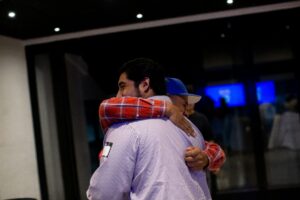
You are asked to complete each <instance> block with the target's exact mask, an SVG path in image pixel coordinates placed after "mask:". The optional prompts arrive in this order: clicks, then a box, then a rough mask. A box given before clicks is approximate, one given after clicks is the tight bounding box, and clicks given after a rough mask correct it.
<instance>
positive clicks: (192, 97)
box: [188, 94, 201, 104]
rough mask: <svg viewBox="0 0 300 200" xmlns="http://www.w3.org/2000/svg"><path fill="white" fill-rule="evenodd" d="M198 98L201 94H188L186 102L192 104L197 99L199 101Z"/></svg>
mask: <svg viewBox="0 0 300 200" xmlns="http://www.w3.org/2000/svg"><path fill="white" fill-rule="evenodd" d="M200 99H201V96H199V95H192V94H190V95H189V96H188V104H194V103H197V102H198V101H200Z"/></svg>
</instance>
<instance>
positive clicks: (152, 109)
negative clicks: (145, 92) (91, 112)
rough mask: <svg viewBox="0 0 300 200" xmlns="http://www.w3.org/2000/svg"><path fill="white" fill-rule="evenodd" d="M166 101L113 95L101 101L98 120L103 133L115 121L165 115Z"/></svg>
mask: <svg viewBox="0 0 300 200" xmlns="http://www.w3.org/2000/svg"><path fill="white" fill-rule="evenodd" d="M166 106H167V105H166V101H162V100H155V99H143V98H138V97H120V98H117V97H113V98H110V99H106V100H104V101H102V103H101V104H100V106H99V120H100V124H101V127H102V129H103V131H104V133H105V132H106V131H107V129H108V128H109V126H111V125H112V124H114V123H117V122H123V121H129V120H136V119H146V118H161V117H164V116H165V111H166Z"/></svg>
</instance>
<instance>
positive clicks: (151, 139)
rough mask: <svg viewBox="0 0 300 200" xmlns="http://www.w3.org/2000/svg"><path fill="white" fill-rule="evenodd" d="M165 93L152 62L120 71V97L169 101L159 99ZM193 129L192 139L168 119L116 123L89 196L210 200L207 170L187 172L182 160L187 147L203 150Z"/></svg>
mask: <svg viewBox="0 0 300 200" xmlns="http://www.w3.org/2000/svg"><path fill="white" fill-rule="evenodd" d="M165 93H166V92H165V83H164V76H163V73H162V72H161V70H159V66H158V65H157V64H156V63H155V62H153V61H151V60H149V59H135V60H132V61H130V62H128V63H126V64H125V66H124V68H123V71H121V72H120V77H119V91H118V95H117V96H119V97H120V96H142V97H144V98H149V99H157V100H162V101H171V100H170V98H168V97H167V96H157V95H164V94H165ZM121 115H122V114H121ZM191 125H192V124H191ZM192 127H193V129H194V132H195V134H194V137H190V136H188V135H186V134H183V131H182V130H181V129H179V128H178V127H176V126H175V125H174V124H172V122H171V121H170V120H168V119H166V118H164V119H145V120H136V121H130V122H122V123H115V124H113V125H112V126H110V128H109V129H108V130H107V132H106V135H105V139H104V144H105V145H104V150H103V153H102V156H101V161H100V166H99V167H98V168H97V170H96V171H95V172H94V174H93V176H92V178H91V181H90V186H89V188H88V191H87V197H88V198H89V199H91V200H97V199H110V200H113V199H116V200H119V199H120V200H121V199H132V200H135V199H141V200H147V199H149V200H152V199H155V200H165V199H185V200H188V199H190V200H200V199H201V200H210V199H211V196H210V192H209V189H208V185H207V181H206V174H205V171H203V170H189V169H188V167H187V166H186V164H185V162H184V160H183V157H184V150H185V149H186V148H187V147H189V146H195V147H198V148H200V149H204V147H205V143H204V140H203V137H202V135H201V134H200V132H199V130H197V128H196V127H195V126H194V125H192ZM104 128H105V127H104Z"/></svg>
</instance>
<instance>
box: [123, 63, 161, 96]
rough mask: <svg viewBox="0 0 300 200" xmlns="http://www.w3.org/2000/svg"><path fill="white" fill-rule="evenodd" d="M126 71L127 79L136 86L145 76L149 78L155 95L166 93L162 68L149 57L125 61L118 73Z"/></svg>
mask: <svg viewBox="0 0 300 200" xmlns="http://www.w3.org/2000/svg"><path fill="white" fill-rule="evenodd" d="M122 73H126V75H127V78H128V79H129V80H132V81H134V83H135V86H138V85H139V84H140V83H141V82H142V81H143V80H144V79H145V78H146V77H148V78H149V80H150V87H151V89H152V90H153V91H154V92H155V94H156V95H165V94H166V85H165V72H164V69H163V68H162V67H161V66H160V65H159V64H158V63H157V62H155V61H153V60H151V59H149V58H136V59H133V60H130V61H128V62H126V63H125V64H124V65H123V66H122V67H121V68H120V70H119V75H121V74H122Z"/></svg>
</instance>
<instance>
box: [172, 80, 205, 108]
mask: <svg viewBox="0 0 300 200" xmlns="http://www.w3.org/2000/svg"><path fill="white" fill-rule="evenodd" d="M166 84H167V93H168V94H169V95H178V96H187V97H188V104H194V103H197V102H198V101H200V99H201V96H199V95H197V94H191V93H188V90H187V89H186V87H185V85H184V83H183V82H182V81H181V80H179V79H178V78H170V77H167V78H166Z"/></svg>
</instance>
